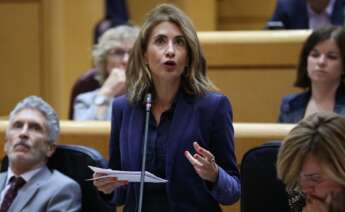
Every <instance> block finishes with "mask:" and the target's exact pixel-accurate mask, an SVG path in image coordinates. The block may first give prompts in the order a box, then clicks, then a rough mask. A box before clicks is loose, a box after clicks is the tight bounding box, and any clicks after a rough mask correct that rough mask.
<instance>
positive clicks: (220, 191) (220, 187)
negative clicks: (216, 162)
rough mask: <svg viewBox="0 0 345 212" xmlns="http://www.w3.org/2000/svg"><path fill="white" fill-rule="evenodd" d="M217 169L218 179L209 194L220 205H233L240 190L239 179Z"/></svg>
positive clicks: (238, 196)
mask: <svg viewBox="0 0 345 212" xmlns="http://www.w3.org/2000/svg"><path fill="white" fill-rule="evenodd" d="M218 169H219V172H218V179H217V181H216V183H215V184H214V185H213V188H212V189H211V190H210V193H211V195H212V196H213V198H215V199H216V200H217V201H218V202H219V203H221V204H224V205H229V204H233V203H235V202H236V201H237V200H238V199H239V198H240V193H241V189H240V182H239V179H237V178H235V177H233V176H230V175H229V174H228V173H227V172H226V171H225V170H224V169H222V168H221V167H220V166H219V167H218Z"/></svg>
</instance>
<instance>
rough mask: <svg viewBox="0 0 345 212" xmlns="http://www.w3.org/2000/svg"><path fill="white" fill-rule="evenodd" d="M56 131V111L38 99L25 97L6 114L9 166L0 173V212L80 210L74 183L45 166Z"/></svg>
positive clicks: (52, 150) (53, 149)
mask: <svg viewBox="0 0 345 212" xmlns="http://www.w3.org/2000/svg"><path fill="white" fill-rule="evenodd" d="M59 131H60V126H59V119H58V117H57V115H56V112H55V111H54V109H53V108H52V107H51V106H50V105H48V104H47V103H46V102H45V101H43V100H42V99H41V98H39V97H36V96H30V97H27V98H25V99H24V100H22V101H21V102H19V103H18V104H17V106H16V107H15V108H14V110H13V111H12V112H11V113H10V117H9V123H8V127H7V130H6V141H5V152H6V155H7V157H8V161H9V167H8V170H7V171H6V172H3V173H1V174H0V212H18V211H33V212H46V211H67V212H75V211H80V209H81V190H80V187H79V185H78V183H77V182H75V181H74V180H72V179H71V178H69V177H67V176H65V175H64V174H62V173H60V172H59V171H57V170H50V169H48V167H47V165H46V164H47V161H48V158H49V157H50V156H52V155H53V153H54V151H55V148H56V141H57V138H58V136H59Z"/></svg>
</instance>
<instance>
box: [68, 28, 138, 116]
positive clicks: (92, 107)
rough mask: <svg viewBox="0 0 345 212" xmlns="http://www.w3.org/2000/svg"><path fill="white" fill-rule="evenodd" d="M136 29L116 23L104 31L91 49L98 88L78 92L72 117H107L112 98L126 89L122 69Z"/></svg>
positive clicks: (123, 69)
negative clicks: (115, 25) (116, 25)
mask: <svg viewBox="0 0 345 212" xmlns="http://www.w3.org/2000/svg"><path fill="white" fill-rule="evenodd" d="M138 33H139V29H138V28H137V27H132V26H127V25H123V26H118V27H115V28H112V29H109V30H108V31H106V32H105V33H104V34H103V35H102V36H101V38H100V40H99V43H98V44H97V45H95V48H94V49H93V52H92V53H93V58H94V61H95V65H96V69H97V74H95V75H94V77H95V80H97V81H98V82H99V84H100V88H98V89H95V90H92V91H89V92H86V93H81V94H79V95H78V96H77V97H76V98H75V100H74V105H73V107H74V113H73V119H74V120H110V110H111V107H109V105H110V103H111V100H112V99H113V97H115V96H119V95H121V94H123V93H124V92H125V91H126V86H125V79H126V77H125V70H126V68H127V63H128V58H129V53H130V51H131V49H132V47H133V44H134V41H135V39H136V38H137V35H138Z"/></svg>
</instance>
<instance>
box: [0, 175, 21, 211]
mask: <svg viewBox="0 0 345 212" xmlns="http://www.w3.org/2000/svg"><path fill="white" fill-rule="evenodd" d="M10 184H11V185H10V188H9V189H8V190H7V192H6V194H5V196H4V199H3V200H2V204H1V207H0V212H7V211H8V209H9V208H10V206H11V204H12V202H13V200H14V198H16V196H17V193H18V190H19V189H20V188H21V187H22V186H23V185H24V184H25V180H24V179H23V178H21V177H12V178H11V179H10Z"/></svg>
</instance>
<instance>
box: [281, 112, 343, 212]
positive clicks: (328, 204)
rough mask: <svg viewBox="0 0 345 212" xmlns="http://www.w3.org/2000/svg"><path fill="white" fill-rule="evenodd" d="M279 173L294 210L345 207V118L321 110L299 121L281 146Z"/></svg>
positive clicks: (335, 209)
mask: <svg viewBox="0 0 345 212" xmlns="http://www.w3.org/2000/svg"><path fill="white" fill-rule="evenodd" d="M277 174H278V177H279V178H280V179H281V180H282V181H283V182H284V183H285V184H286V188H287V191H288V193H289V194H290V198H289V204H290V206H291V209H292V211H296V212H297V211H303V212H317V211H320V212H321V211H324V212H326V211H327V212H329V211H330V212H335V211H345V202H344V187H345V118H344V117H342V116H340V115H337V114H335V113H332V112H322V113H315V114H312V115H310V116H309V117H307V118H306V119H304V120H302V121H301V122H299V123H298V125H297V126H296V127H295V128H293V129H292V130H291V132H290V133H289V134H288V136H287V137H286V138H285V139H284V141H283V144H282V146H281V148H280V150H279V153H278V158H277ZM339 199H340V200H341V199H342V200H341V201H339ZM339 208H340V209H339Z"/></svg>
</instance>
